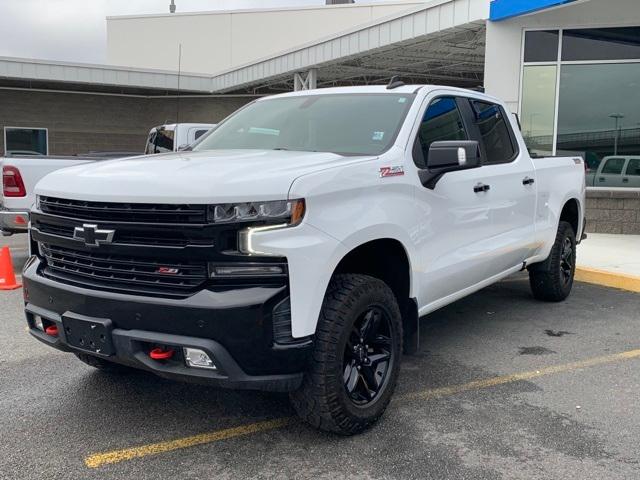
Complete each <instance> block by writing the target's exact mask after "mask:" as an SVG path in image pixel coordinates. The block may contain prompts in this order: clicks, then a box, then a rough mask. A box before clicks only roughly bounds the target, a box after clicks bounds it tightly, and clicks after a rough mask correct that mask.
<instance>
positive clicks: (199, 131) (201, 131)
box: [193, 130, 209, 140]
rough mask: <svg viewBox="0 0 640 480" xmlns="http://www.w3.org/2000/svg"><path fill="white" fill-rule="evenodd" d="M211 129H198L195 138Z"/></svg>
mask: <svg viewBox="0 0 640 480" xmlns="http://www.w3.org/2000/svg"><path fill="white" fill-rule="evenodd" d="M208 131H209V130H196V134H195V135H194V138H193V139H194V140H197V139H199V138H200V137H201V136H202V135H204V134H205V133H207V132H208Z"/></svg>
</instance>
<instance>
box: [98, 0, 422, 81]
mask: <svg viewBox="0 0 640 480" xmlns="http://www.w3.org/2000/svg"><path fill="white" fill-rule="evenodd" d="M424 3H425V2H417V1H405V2H390V3H385V4H369V5H363V4H357V5H337V6H330V7H328V6H319V7H311V8H299V9H272V10H253V11H236V12H209V13H197V14H173V15H170V14H166V15H155V16H135V17H110V18H108V19H107V61H108V63H109V64H112V65H122V66H127V67H138V68H154V69H162V70H177V68H178V44H180V43H181V44H182V70H183V71H185V72H197V73H210V74H213V73H218V72H221V71H224V70H228V69H230V68H234V67H237V66H240V65H243V64H246V63H249V62H253V61H255V60H258V59H262V58H264V57H267V56H270V55H274V54H276V53H279V52H281V51H284V50H288V49H290V48H293V47H295V46H300V45H304V44H306V43H309V42H313V41H317V40H319V39H322V38H324V37H327V36H330V35H333V34H335V33H338V32H342V31H345V30H349V29H351V28H354V27H356V26H358V25H362V24H366V23H368V22H371V21H373V20H376V19H380V18H384V17H386V16H389V15H393V14H394V13H398V12H401V11H403V10H408V9H411V8H415V7H416V6H419V5H420V4H424Z"/></svg>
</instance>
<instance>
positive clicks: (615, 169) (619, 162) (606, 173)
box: [593, 157, 627, 187]
mask: <svg viewBox="0 0 640 480" xmlns="http://www.w3.org/2000/svg"><path fill="white" fill-rule="evenodd" d="M626 163H627V160H626V158H624V157H605V158H604V159H603V160H602V166H601V167H600V170H599V171H598V174H597V175H596V179H595V182H594V184H593V185H594V186H595V187H623V186H624V184H623V183H622V172H623V170H624V167H625V164H626Z"/></svg>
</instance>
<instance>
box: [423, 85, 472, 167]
mask: <svg viewBox="0 0 640 480" xmlns="http://www.w3.org/2000/svg"><path fill="white" fill-rule="evenodd" d="M467 139H468V136H467V132H466V131H465V129H464V124H463V123H462V115H461V114H460V110H459V109H458V105H457V103H456V99H455V98H454V97H440V98H436V99H435V100H434V101H433V102H431V104H429V107H428V108H427V111H426V112H425V113H424V117H423V118H422V122H421V123H420V129H419V131H418V138H417V143H416V148H415V149H414V161H415V163H416V165H417V167H418V168H426V166H427V157H428V156H429V147H430V146H431V144H432V143H433V142H440V141H446V140H467Z"/></svg>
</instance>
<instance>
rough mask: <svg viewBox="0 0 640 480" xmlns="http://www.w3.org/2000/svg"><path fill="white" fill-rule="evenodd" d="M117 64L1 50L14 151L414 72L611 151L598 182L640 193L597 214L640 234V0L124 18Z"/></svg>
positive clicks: (452, 2) (421, 79)
mask: <svg viewBox="0 0 640 480" xmlns="http://www.w3.org/2000/svg"><path fill="white" fill-rule="evenodd" d="M177 3H178V7H179V6H180V5H179V3H180V2H179V1H178V2H177ZM107 63H108V65H86V64H71V63H63V62H45V61H38V60H27V59H15V58H0V127H3V129H4V135H3V138H2V139H1V141H2V142H3V144H2V145H1V146H0V148H2V151H4V150H12V149H15V150H36V151H41V152H43V153H47V152H48V153H56V154H58V153H60V154H73V153H82V152H84V151H88V150H128V151H130V150H142V148H143V147H144V143H145V135H146V132H147V131H148V130H149V128H150V127H152V126H154V125H157V124H162V123H170V122H175V121H184V122H206V123H215V122H217V121H219V120H221V119H222V118H223V117H224V116H226V115H228V114H229V113H230V112H232V111H233V110H235V109H236V108H238V107H240V106H241V105H243V104H245V103H247V102H248V101H251V100H252V99H253V98H256V97H257V96H261V95H265V94H271V93H277V92H284V91H290V90H294V89H298V90H300V89H312V88H322V87H328V86H337V85H366V84H384V83H386V82H388V81H389V79H390V78H391V77H392V76H395V75H398V76H400V77H401V78H402V79H403V80H404V81H405V82H406V83H409V82H412V83H431V84H445V85H455V86H461V87H468V88H476V87H484V88H485V90H486V91H487V93H489V94H492V95H495V96H497V97H500V98H502V99H503V100H505V101H506V102H507V104H508V106H509V108H510V110H511V111H512V112H513V113H515V114H517V115H518V118H519V121H520V123H521V127H522V131H523V134H524V136H525V139H526V141H527V144H528V146H529V148H530V150H531V151H532V152H533V153H535V154H539V155H553V154H557V155H562V154H567V153H570V154H571V155H576V154H579V155H582V156H583V157H584V158H585V159H586V161H587V163H588V164H589V166H590V167H591V168H593V169H597V168H598V165H601V164H602V168H601V169H600V171H599V172H598V175H596V176H595V177H594V182H595V185H596V186H598V184H599V182H601V183H602V186H611V185H614V186H616V187H629V190H628V192H627V194H625V195H627V196H628V198H625V199H617V198H616V197H617V196H623V194H621V193H615V192H613V191H612V192H613V193H611V194H608V193H602V192H601V193H599V195H603V196H605V195H606V196H607V198H602V199H592V200H590V208H591V211H592V212H594V213H592V215H593V216H594V217H597V218H592V219H591V220H592V221H591V224H592V228H594V225H595V228H597V229H599V230H600V229H601V230H604V231H612V232H618V231H619V232H621V233H622V232H623V230H625V228H626V230H625V231H627V233H632V231H634V230H633V229H634V228H636V229H638V231H637V232H636V233H640V218H638V217H637V216H636V217H635V219H634V220H633V221H632V219H631V213H629V212H626V213H625V212H624V210H625V205H634V203H633V202H637V203H640V196H638V195H636V196H635V199H634V198H633V196H634V190H633V189H632V188H631V187H640V4H639V2H638V0H493V1H490V0H429V1H422V2H418V1H389V2H378V3H370V4H367V3H364V2H363V3H360V2H357V3H350V4H339V5H318V6H313V7H301V8H280V9H262V10H239V11H216V12H197V13H173V14H171V13H167V14H161V15H137V16H119V17H109V18H107ZM634 156H635V157H636V158H634ZM616 182H618V183H619V184H618V183H616ZM614 193H615V195H614ZM605 200H606V202H605ZM617 200H619V202H618V201H617ZM607 202H608V203H607ZM625 202H626V203H625ZM606 204H609V205H610V206H611V208H607V209H605V208H604V206H605V205H606ZM613 204H616V205H617V206H616V207H615V208H614V207H613ZM618 204H619V205H618ZM600 207H602V209H601V208H600ZM618 207H620V208H619V210H620V212H618V213H616V212H614V210H618ZM599 210H602V211H599ZM606 212H609V213H606ZM633 213H635V214H637V211H636V212H633ZM600 217H602V218H600ZM598 224H600V227H601V228H598ZM629 225H631V227H629ZM634 225H635V226H634Z"/></svg>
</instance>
